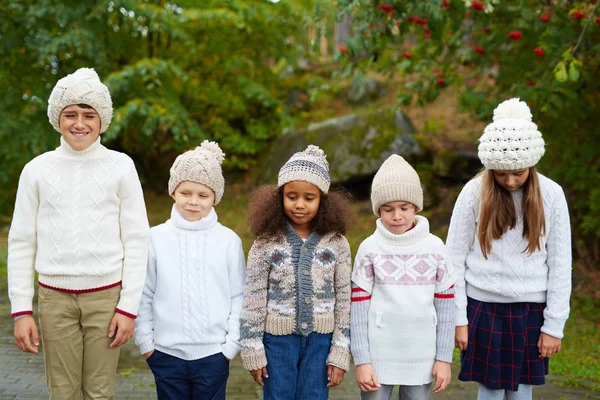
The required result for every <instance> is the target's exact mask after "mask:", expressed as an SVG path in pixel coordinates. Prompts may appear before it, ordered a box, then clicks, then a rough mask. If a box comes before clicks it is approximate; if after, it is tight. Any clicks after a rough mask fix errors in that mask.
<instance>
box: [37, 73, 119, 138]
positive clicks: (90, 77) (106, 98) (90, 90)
mask: <svg viewBox="0 0 600 400" xmlns="http://www.w3.org/2000/svg"><path fill="white" fill-rule="evenodd" d="M73 104H87V105H88V106H90V107H92V108H93V109H94V110H96V112H97V113H98V115H99V116H100V133H104V132H106V130H107V129H108V127H109V126H110V121H111V120H112V115H113V107H112V100H111V98H110V92H109V91H108V88H107V87H106V85H104V84H103V83H102V82H100V77H98V74H97V73H96V71H94V69H93V68H79V69H78V70H77V71H75V72H73V73H72V74H69V75H67V76H65V77H64V78H62V79H60V80H59V81H58V82H56V86H54V89H52V93H50V98H49V99H48V120H49V121H50V124H52V126H53V127H54V129H56V130H57V131H59V132H60V126H59V118H60V113H61V112H62V110H64V109H65V107H68V106H71V105H73Z"/></svg>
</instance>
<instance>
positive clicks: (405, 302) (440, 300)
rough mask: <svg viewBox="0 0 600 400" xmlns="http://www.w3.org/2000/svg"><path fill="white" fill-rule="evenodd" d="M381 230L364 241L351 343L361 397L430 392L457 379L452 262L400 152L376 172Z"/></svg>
mask: <svg viewBox="0 0 600 400" xmlns="http://www.w3.org/2000/svg"><path fill="white" fill-rule="evenodd" d="M371 202H372V204H373V212H374V213H375V215H377V216H378V217H380V218H379V219H378V220H377V223H376V224H377V227H376V230H375V232H374V233H373V234H372V235H371V236H369V237H368V238H367V239H365V241H363V242H362V243H361V245H360V247H359V249H358V252H357V255H356V258H355V262H354V271H353V273H352V303H351V312H350V313H351V318H350V319H351V326H350V330H351V332H352V341H351V351H352V356H353V358H354V363H355V364H356V366H357V369H356V380H357V383H358V386H359V388H360V390H361V399H363V400H364V399H368V400H389V399H391V397H392V391H393V388H394V385H399V386H400V398H410V399H413V400H427V399H429V394H430V391H431V387H432V386H433V385H432V381H434V380H436V385H435V387H434V388H433V391H434V392H436V393H439V392H442V391H443V390H444V389H445V388H446V386H448V384H449V383H450V376H451V373H450V363H451V362H452V350H453V344H454V326H453V325H454V311H455V307H454V289H453V282H454V278H453V273H452V266H451V264H450V263H449V262H448V261H447V257H446V249H445V246H444V243H443V242H442V241H441V240H440V239H439V238H438V237H437V236H434V235H432V234H431V233H430V232H429V222H428V221H427V218H425V217H422V216H419V215H416V213H417V212H419V211H421V210H422V209H423V190H422V189H421V182H420V180H419V176H418V174H417V172H416V171H415V170H414V169H413V168H412V167H411V166H410V165H409V164H408V163H407V162H406V161H405V160H404V159H403V158H402V157H400V156H399V155H396V154H393V155H392V156H390V157H389V158H388V159H387V160H386V161H385V162H384V163H383V165H382V166H381V167H380V168H379V171H377V173H376V174H375V178H374V179H373V184H372V188H371Z"/></svg>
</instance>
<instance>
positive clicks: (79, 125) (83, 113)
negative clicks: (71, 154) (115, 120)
mask: <svg viewBox="0 0 600 400" xmlns="http://www.w3.org/2000/svg"><path fill="white" fill-rule="evenodd" d="M100 122H101V121H100V115H98V113H97V112H96V110H94V109H93V108H91V107H90V108H82V107H80V106H78V105H76V104H73V105H70V106H67V107H65V108H64V109H63V110H62V111H61V113H60V116H59V120H58V123H59V126H60V134H61V135H62V137H63V138H64V139H65V141H66V142H67V144H68V145H69V146H71V148H72V149H73V150H77V151H81V150H85V149H87V148H88V147H90V146H91V145H92V144H93V143H94V142H95V141H96V139H98V136H100Z"/></svg>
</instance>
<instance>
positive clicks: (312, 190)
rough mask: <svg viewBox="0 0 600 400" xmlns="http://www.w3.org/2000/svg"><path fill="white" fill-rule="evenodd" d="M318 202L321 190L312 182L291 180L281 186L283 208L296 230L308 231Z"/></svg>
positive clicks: (319, 202)
mask: <svg viewBox="0 0 600 400" xmlns="http://www.w3.org/2000/svg"><path fill="white" fill-rule="evenodd" d="M319 204H321V191H320V190H319V188H318V187H316V186H315V185H313V184H312V183H308V182H302V181H293V182H289V183H286V184H285V185H284V186H283V210H284V212H285V215H286V216H287V217H288V219H289V220H290V223H291V224H292V226H293V227H294V229H296V231H310V229H311V225H310V223H311V221H312V220H313V218H314V217H315V216H316V215H317V212H318V211H319Z"/></svg>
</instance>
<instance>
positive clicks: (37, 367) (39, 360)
mask: <svg viewBox="0 0 600 400" xmlns="http://www.w3.org/2000/svg"><path fill="white" fill-rule="evenodd" d="M8 312H9V311H8V299H7V295H6V290H5V289H4V288H2V287H1V286H0V399H45V398H46V399H47V398H48V394H47V393H48V392H47V390H46V384H45V380H44V362H43V357H42V355H41V354H40V355H33V354H26V353H22V352H21V351H20V350H19V349H18V348H17V347H16V346H15V345H14V339H13V337H12V329H13V323H12V320H11V319H10V318H9V317H8V316H7V315H8ZM118 373H119V378H118V379H117V396H116V398H117V399H118V400H121V399H122V400H129V399H155V398H156V395H155V391H154V380H153V377H152V374H151V373H150V370H149V369H148V367H147V366H146V363H145V361H143V359H142V357H141V356H139V353H138V350H137V348H136V347H135V346H134V345H133V343H132V342H130V343H128V344H127V345H125V346H124V347H123V349H122V351H121V362H120V364H119V371H118ZM453 373H454V376H456V366H455V370H454V371H453ZM330 393H331V394H330V398H331V399H337V400H342V399H358V398H359V391H358V388H357V386H356V383H355V381H354V371H351V372H350V373H349V374H347V376H346V379H345V380H344V383H343V384H342V385H341V386H340V387H338V388H334V389H332V390H331V392H330ZM227 394H228V398H229V399H233V400H254V399H260V398H261V390H260V388H259V386H258V385H256V384H255V383H254V381H253V380H252V377H251V376H250V374H249V373H248V372H246V371H245V370H243V368H242V366H241V362H240V360H239V357H238V358H236V359H235V360H234V361H233V362H232V365H231V372H230V378H229V383H228V387H227ZM476 397H477V396H476V385H475V384H472V383H463V382H459V381H458V380H457V379H453V382H452V384H451V386H450V387H449V388H448V389H447V390H446V391H445V393H443V394H440V395H435V394H434V395H432V396H431V399H432V400H435V399H439V400H442V399H443V400H470V399H475V398H476ZM534 399H535V400H577V399H582V400H583V399H600V393H591V392H586V391H581V390H575V389H563V388H560V387H558V386H556V385H555V384H553V383H548V384H546V385H544V386H543V387H540V388H537V389H534Z"/></svg>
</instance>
